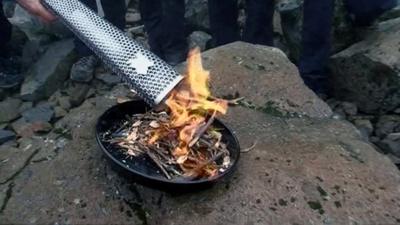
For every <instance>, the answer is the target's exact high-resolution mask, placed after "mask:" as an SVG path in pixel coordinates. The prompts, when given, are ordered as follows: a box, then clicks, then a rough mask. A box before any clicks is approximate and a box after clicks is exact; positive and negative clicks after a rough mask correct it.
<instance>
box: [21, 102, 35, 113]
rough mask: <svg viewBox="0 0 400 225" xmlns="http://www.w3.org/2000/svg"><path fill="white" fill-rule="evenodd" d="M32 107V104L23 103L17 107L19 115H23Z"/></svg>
mask: <svg viewBox="0 0 400 225" xmlns="http://www.w3.org/2000/svg"><path fill="white" fill-rule="evenodd" d="M32 107H33V102H23V103H22V104H21V106H20V107H19V113H23V112H25V111H27V110H28V109H31V108H32Z"/></svg>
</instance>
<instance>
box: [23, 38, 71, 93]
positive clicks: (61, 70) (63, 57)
mask: <svg viewBox="0 0 400 225" xmlns="http://www.w3.org/2000/svg"><path fill="white" fill-rule="evenodd" d="M73 50H74V44H73V41H72V40H70V39H68V40H63V41H59V42H55V43H53V44H51V46H49V47H48V49H47V51H46V53H45V54H44V55H43V56H42V57H41V58H40V59H39V60H38V61H37V62H36V63H35V64H34V65H33V66H32V68H31V69H30V70H29V72H28V75H27V78H26V81H25V82H24V84H23V85H22V87H21V98H22V99H24V100H27V101H39V100H42V99H45V98H48V97H50V96H51V95H52V94H53V93H54V92H55V91H56V90H57V89H58V88H60V87H62V85H63V83H64V81H65V80H66V79H67V78H68V75H69V71H70V68H71V65H72V63H73V60H74V53H73Z"/></svg>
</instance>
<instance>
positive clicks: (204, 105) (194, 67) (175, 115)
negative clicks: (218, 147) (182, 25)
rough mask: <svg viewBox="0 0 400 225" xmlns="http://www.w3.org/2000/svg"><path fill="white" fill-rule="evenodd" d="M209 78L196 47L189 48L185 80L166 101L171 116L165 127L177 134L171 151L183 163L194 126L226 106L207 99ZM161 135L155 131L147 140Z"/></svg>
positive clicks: (222, 112) (222, 102) (226, 105)
mask: <svg viewBox="0 0 400 225" xmlns="http://www.w3.org/2000/svg"><path fill="white" fill-rule="evenodd" d="M209 77H210V74H209V71H206V70H204V69H203V65H202V62H201V55H200V51H199V49H194V50H192V51H191V52H190V53H189V57H188V66H187V72H186V77H185V79H184V81H183V82H182V84H180V86H179V88H177V89H175V90H173V91H172V92H171V94H170V96H169V97H168V99H167V100H166V102H165V103H166V105H167V106H168V108H169V110H170V118H171V120H170V123H169V125H168V127H169V128H171V129H176V130H178V134H179V135H178V139H179V140H178V141H179V144H178V146H177V147H176V148H175V149H174V151H173V154H174V156H175V157H177V158H178V161H181V162H182V163H183V162H184V161H185V160H186V157H187V155H188V153H189V143H190V141H191V140H192V139H193V137H194V135H195V134H196V131H197V129H198V128H199V127H200V126H202V125H204V124H205V123H206V117H207V115H209V114H212V113H219V114H225V113H226V111H227V108H228V104H227V102H226V101H224V100H221V99H216V98H212V100H210V98H211V95H210V90H209ZM162 136H163V135H162V131H160V130H158V131H156V132H155V134H154V135H153V137H152V138H151V141H150V143H154V142H155V141H157V139H158V138H160V137H162ZM179 158H180V159H181V160H179Z"/></svg>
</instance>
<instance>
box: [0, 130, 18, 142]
mask: <svg viewBox="0 0 400 225" xmlns="http://www.w3.org/2000/svg"><path fill="white" fill-rule="evenodd" d="M15 137H16V136H15V133H14V132H12V131H10V130H3V129H0V145H2V144H3V143H6V142H7V141H11V140H14V139H15Z"/></svg>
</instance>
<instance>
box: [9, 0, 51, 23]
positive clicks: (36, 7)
mask: <svg viewBox="0 0 400 225" xmlns="http://www.w3.org/2000/svg"><path fill="white" fill-rule="evenodd" d="M17 2H18V4H19V5H20V6H21V7H22V8H24V9H25V10H26V11H28V12H29V13H30V14H32V15H34V16H37V17H39V18H40V19H42V20H43V21H45V22H52V21H54V20H55V19H56V17H55V16H54V15H53V14H52V13H51V12H49V11H48V10H47V9H46V8H44V6H43V5H42V3H41V2H40V0H17Z"/></svg>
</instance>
